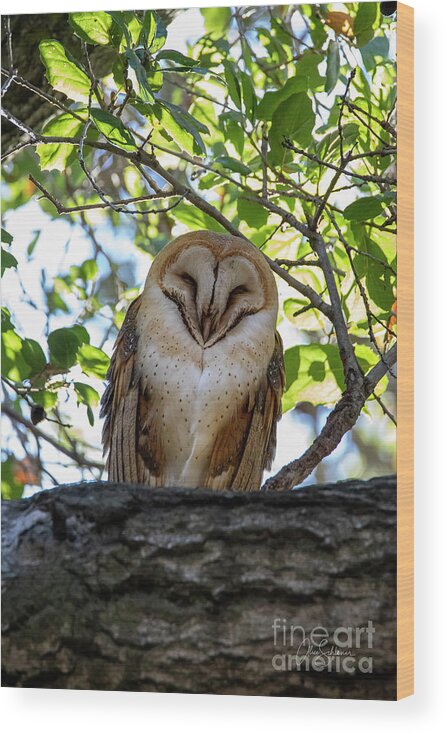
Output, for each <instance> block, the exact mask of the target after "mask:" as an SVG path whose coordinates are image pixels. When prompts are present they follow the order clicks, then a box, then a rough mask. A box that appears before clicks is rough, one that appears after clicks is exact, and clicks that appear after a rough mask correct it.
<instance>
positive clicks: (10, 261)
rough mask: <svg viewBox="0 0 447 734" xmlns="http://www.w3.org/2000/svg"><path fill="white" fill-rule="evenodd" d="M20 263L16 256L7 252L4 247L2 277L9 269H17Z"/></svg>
mask: <svg viewBox="0 0 447 734" xmlns="http://www.w3.org/2000/svg"><path fill="white" fill-rule="evenodd" d="M17 265H18V262H17V260H16V258H15V257H14V255H12V254H11V253H10V252H8V250H5V248H4V247H2V268H1V270H2V277H3V274H4V272H5V270H7V269H8V268H17Z"/></svg>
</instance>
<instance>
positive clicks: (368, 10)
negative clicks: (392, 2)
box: [354, 2, 379, 48]
mask: <svg viewBox="0 0 447 734" xmlns="http://www.w3.org/2000/svg"><path fill="white" fill-rule="evenodd" d="M378 11H379V3H371V2H369V3H359V7H358V10H357V15H356V16H355V19H354V33H355V40H356V44H357V46H358V48H362V46H365V45H366V44H367V43H368V41H370V40H371V39H372V38H373V37H374V24H375V22H376V19H377V14H378Z"/></svg>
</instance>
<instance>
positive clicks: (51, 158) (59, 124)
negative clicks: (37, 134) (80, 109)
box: [36, 112, 85, 171]
mask: <svg viewBox="0 0 447 734" xmlns="http://www.w3.org/2000/svg"><path fill="white" fill-rule="evenodd" d="M84 124H85V123H83V122H82V121H81V120H78V119H77V118H76V117H73V115H70V113H69V112H63V113H62V114H61V115H58V116H57V117H54V118H53V119H52V120H49V122H47V123H46V124H45V126H44V128H43V130H42V135H44V136H46V137H67V138H76V137H80V136H81V133H82V130H83V127H84ZM36 152H37V154H38V156H39V159H40V168H41V170H42V171H65V169H66V167H67V165H68V164H69V163H71V161H72V160H73V159H74V158H75V157H76V153H77V149H76V147H75V146H74V145H71V144H70V143H39V145H37V146H36Z"/></svg>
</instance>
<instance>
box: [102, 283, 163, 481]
mask: <svg viewBox="0 0 447 734" xmlns="http://www.w3.org/2000/svg"><path fill="white" fill-rule="evenodd" d="M140 306H141V296H139V297H138V298H137V299H136V300H135V301H133V303H131V305H130V306H129V309H128V311H127V314H126V318H125V319H124V322H123V325H122V327H121V330H120V332H119V334H118V337H117V339H116V343H115V348H114V352H113V356H112V359H111V361H110V367H109V370H108V372H107V377H106V379H107V382H108V384H107V387H106V389H105V391H104V394H103V396H102V399H101V417H102V418H105V421H104V427H103V432H102V443H103V447H104V453H107V454H108V456H107V462H106V468H107V471H108V477H109V481H111V482H136V483H139V484H148V485H150V486H157V485H160V484H162V482H163V477H162V466H163V457H162V450H161V442H160V440H159V436H158V433H157V430H156V428H155V426H154V425H153V424H154V419H153V418H154V416H153V412H154V411H153V406H152V405H151V403H150V401H149V397H148V395H147V391H146V390H145V389H144V387H143V386H142V383H141V380H140V377H139V374H138V370H137V365H136V357H137V352H138V330H137V315H138V310H139V308H140Z"/></svg>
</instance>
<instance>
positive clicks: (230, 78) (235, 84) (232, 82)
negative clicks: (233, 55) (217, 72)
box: [223, 61, 242, 110]
mask: <svg viewBox="0 0 447 734" xmlns="http://www.w3.org/2000/svg"><path fill="white" fill-rule="evenodd" d="M223 67H224V72H225V81H226V83H227V87H228V94H229V95H230V98H231V99H232V101H233V102H234V104H235V105H236V107H237V108H238V109H239V110H240V109H242V92H241V85H240V84H239V79H238V75H237V74H236V70H235V67H234V64H232V63H231V61H224V64H223Z"/></svg>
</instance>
